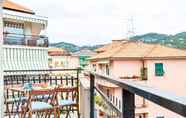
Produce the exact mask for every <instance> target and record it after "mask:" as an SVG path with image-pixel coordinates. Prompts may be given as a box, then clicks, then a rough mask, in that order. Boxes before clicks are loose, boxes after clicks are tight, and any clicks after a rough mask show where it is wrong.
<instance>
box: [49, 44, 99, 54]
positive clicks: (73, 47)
mask: <svg viewBox="0 0 186 118" xmlns="http://www.w3.org/2000/svg"><path fill="white" fill-rule="evenodd" d="M101 46H103V45H94V46H88V45H87V46H77V45H75V44H72V43H66V42H59V43H52V44H50V47H56V48H64V49H66V50H68V51H70V52H76V51H79V50H81V49H83V48H86V49H90V50H95V49H97V48H99V47H101Z"/></svg>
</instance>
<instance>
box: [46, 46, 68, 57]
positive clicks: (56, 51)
mask: <svg viewBox="0 0 186 118" xmlns="http://www.w3.org/2000/svg"><path fill="white" fill-rule="evenodd" d="M48 55H50V56H70V53H69V52H68V51H67V50H65V49H62V48H49V49H48Z"/></svg>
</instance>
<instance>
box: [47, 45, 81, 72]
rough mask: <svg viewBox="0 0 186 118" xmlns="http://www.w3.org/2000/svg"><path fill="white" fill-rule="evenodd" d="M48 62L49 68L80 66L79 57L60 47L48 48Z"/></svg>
mask: <svg viewBox="0 0 186 118" xmlns="http://www.w3.org/2000/svg"><path fill="white" fill-rule="evenodd" d="M48 62H49V68H51V69H72V68H78V67H80V63H79V57H77V56H73V55H71V54H70V52H68V51H67V50H65V49H62V48H49V50H48Z"/></svg>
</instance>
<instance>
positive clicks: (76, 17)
mask: <svg viewBox="0 0 186 118" xmlns="http://www.w3.org/2000/svg"><path fill="white" fill-rule="evenodd" d="M13 1H15V2H18V3H21V4H23V5H25V6H28V7H29V8H32V9H33V10H35V11H36V13H37V14H39V15H44V16H47V17H48V18H49V25H48V31H47V33H48V36H49V38H50V42H60V41H65V42H70V43H74V44H77V45H94V44H103V43H107V42H110V41H111V40H112V39H120V38H125V37H126V36H127V35H126V34H127V29H128V28H127V26H128V24H130V22H128V19H130V18H131V17H133V24H134V29H135V30H134V31H135V33H136V34H144V33H148V32H157V33H165V34H175V33H177V32H182V31H186V8H185V4H186V0H13Z"/></svg>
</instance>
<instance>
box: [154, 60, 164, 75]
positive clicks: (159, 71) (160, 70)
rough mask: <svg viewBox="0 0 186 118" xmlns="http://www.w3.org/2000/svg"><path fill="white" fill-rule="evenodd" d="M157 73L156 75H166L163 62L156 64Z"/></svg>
mask: <svg viewBox="0 0 186 118" xmlns="http://www.w3.org/2000/svg"><path fill="white" fill-rule="evenodd" d="M155 75H156V76H163V75H164V70H163V63H156V64H155Z"/></svg>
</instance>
